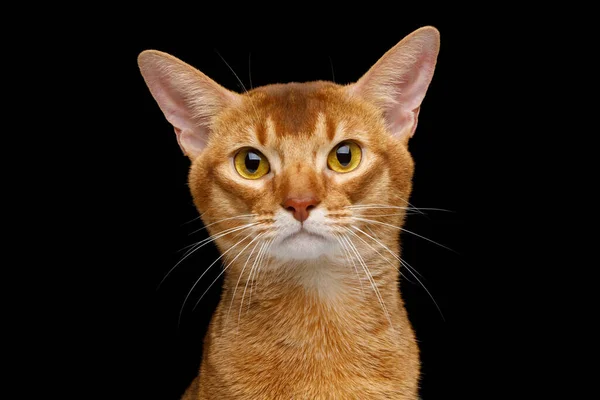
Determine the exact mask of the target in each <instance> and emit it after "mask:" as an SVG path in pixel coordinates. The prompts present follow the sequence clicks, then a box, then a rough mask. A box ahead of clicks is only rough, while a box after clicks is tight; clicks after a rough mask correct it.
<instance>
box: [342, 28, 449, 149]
mask: <svg viewBox="0 0 600 400" xmlns="http://www.w3.org/2000/svg"><path fill="white" fill-rule="evenodd" d="M439 47H440V34H439V32H438V31H437V29H435V28H434V27H431V26H427V27H424V28H421V29H418V30H416V31H414V32H413V33H411V34H410V35H408V36H406V37H405V38H404V39H402V41H400V43H398V44H397V45H396V46H394V47H393V48H392V49H390V50H389V51H388V52H387V53H385V54H384V55H383V57H381V58H380V59H379V61H377V63H376V64H375V65H374V66H373V67H371V69H370V70H369V71H368V72H367V73H366V74H365V75H363V76H362V78H360V79H359V80H358V82H356V83H355V84H353V85H350V86H349V90H350V93H352V95H358V96H360V97H361V98H363V99H365V100H367V101H368V102H370V103H372V104H374V105H375V106H377V107H378V108H379V109H380V110H382V111H383V114H384V118H385V120H386V122H387V125H388V128H389V129H390V131H391V133H392V134H393V135H394V136H396V137H398V138H401V139H404V140H408V139H409V138H411V137H412V136H413V134H414V132H415V129H416V127H417V118H418V116H419V108H420V106H421V102H422V101H423V98H424V97H425V93H426V92H427V88H428V87H429V83H430V82H431V78H432V77H433V71H434V69H435V63H436V60H437V55H438V51H439Z"/></svg>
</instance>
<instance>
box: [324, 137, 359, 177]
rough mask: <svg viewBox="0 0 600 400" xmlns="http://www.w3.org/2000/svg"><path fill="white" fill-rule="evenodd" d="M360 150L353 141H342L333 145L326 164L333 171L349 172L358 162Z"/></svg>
mask: <svg viewBox="0 0 600 400" xmlns="http://www.w3.org/2000/svg"><path fill="white" fill-rule="evenodd" d="M361 158H362V151H361V149H360V146H359V145H358V144H356V143H354V142H342V143H340V144H338V145H337V146H335V147H334V148H333V150H331V153H329V156H327V165H328V166H329V168H331V169H332V170H334V171H335V172H342V173H344V172H350V171H352V170H354V169H356V167H358V164H360V160H361Z"/></svg>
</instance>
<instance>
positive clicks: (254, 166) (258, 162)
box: [234, 148, 270, 179]
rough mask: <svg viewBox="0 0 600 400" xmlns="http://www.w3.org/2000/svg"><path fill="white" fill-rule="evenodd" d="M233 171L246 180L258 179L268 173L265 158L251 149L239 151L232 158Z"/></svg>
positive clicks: (268, 167)
mask: <svg viewBox="0 0 600 400" xmlns="http://www.w3.org/2000/svg"><path fill="white" fill-rule="evenodd" d="M234 164H235V169H236V170H237V172H238V173H239V174H240V175H241V176H243V177H244V178H246V179H258V178H260V177H261V176H264V175H266V174H268V173H269V171H270V166H269V161H267V157H265V156H263V155H262V153H261V152H260V151H258V150H256V149H253V148H246V149H242V150H240V151H239V152H238V153H237V154H236V155H235V158H234Z"/></svg>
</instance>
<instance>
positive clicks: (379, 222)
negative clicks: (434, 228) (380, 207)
mask: <svg viewBox="0 0 600 400" xmlns="http://www.w3.org/2000/svg"><path fill="white" fill-rule="evenodd" d="M350 218H352V219H355V220H358V221H363V222H367V223H372V224H379V225H385V226H389V227H390V228H394V229H399V230H401V231H403V232H406V233H410V234H411V235H415V236H416V237H420V238H421V239H423V240H427V241H428V242H431V243H433V244H436V245H438V246H440V247H443V248H444V249H446V250H449V251H451V252H453V253H456V251H454V250H452V249H451V248H450V247H447V246H444V245H443V244H440V243H438V242H436V241H434V240H431V239H429V238H426V237H425V236H421V235H419V234H418V233H415V232H412V231H409V230H408V229H405V228H402V227H399V226H395V225H392V224H387V223H385V222H381V221H375V220H372V219H365V218H359V217H350ZM457 254H458V253H457Z"/></svg>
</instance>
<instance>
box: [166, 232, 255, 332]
mask: <svg viewBox="0 0 600 400" xmlns="http://www.w3.org/2000/svg"><path fill="white" fill-rule="evenodd" d="M252 234H253V233H252V232H251V233H249V234H248V235H247V236H246V237H244V238H243V239H242V240H239V241H238V242H237V243H236V244H234V245H233V246H231V247H230V248H229V249H227V250H226V251H225V252H223V254H221V255H220V256H219V257H218V258H217V259H216V260H215V261H213V263H212V264H210V265H209V266H208V268H206V270H204V272H203V273H202V275H200V277H199V278H198V279H197V280H196V282H195V283H194V285H193V286H192V288H191V289H190V291H189V292H188V294H187V296H185V299H184V300H183V305H182V306H181V310H179V319H178V321H177V326H179V325H181V315H182V314H183V309H184V308H185V303H186V302H187V300H188V298H189V297H190V295H191V294H192V292H193V291H194V288H195V287H196V285H198V283H199V282H200V280H201V279H202V277H203V276H204V275H205V274H206V273H207V272H208V271H209V270H210V269H211V268H212V266H213V265H215V264H216V263H217V261H219V260H220V259H221V258H223V257H224V256H225V255H226V254H227V253H229V252H230V251H231V250H233V249H235V248H236V246H237V245H238V244H240V243H241V242H243V241H244V240H246V239H247V238H249V237H250V236H251V235H252Z"/></svg>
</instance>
